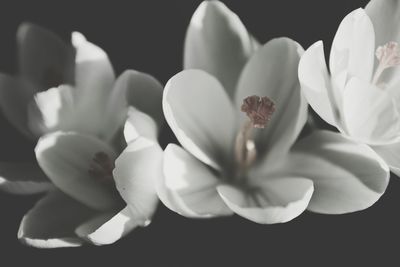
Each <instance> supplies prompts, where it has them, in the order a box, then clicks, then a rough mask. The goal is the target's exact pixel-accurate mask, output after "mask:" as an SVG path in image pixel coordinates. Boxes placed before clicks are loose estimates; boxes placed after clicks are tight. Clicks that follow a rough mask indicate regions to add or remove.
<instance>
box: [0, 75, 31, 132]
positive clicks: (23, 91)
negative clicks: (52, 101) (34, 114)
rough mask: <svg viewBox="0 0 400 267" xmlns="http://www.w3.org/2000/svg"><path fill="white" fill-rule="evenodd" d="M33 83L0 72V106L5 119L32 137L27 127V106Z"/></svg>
mask: <svg viewBox="0 0 400 267" xmlns="http://www.w3.org/2000/svg"><path fill="white" fill-rule="evenodd" d="M36 90H38V88H35V87H34V85H33V84H30V83H28V82H26V81H22V80H19V79H16V78H14V77H11V76H9V75H7V74H2V73H0V107H1V111H2V112H3V114H4V116H5V117H6V118H7V120H8V121H9V122H10V123H11V124H12V125H13V126H14V127H15V128H17V129H18V130H19V131H20V132H21V133H23V134H24V135H25V136H27V137H29V138H33V135H32V133H31V132H30V129H29V128H28V118H27V108H28V104H29V102H30V101H31V100H32V98H33V95H34V93H35V92H36Z"/></svg>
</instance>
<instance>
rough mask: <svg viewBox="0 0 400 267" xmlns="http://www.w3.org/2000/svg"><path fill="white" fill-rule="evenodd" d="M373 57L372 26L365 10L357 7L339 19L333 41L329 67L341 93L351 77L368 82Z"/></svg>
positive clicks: (373, 35)
mask: <svg viewBox="0 0 400 267" xmlns="http://www.w3.org/2000/svg"><path fill="white" fill-rule="evenodd" d="M374 57H375V33H374V27H373V25H372V22H371V20H370V19H369V17H368V15H367V14H366V13H365V11H364V10H363V9H361V8H359V9H357V10H354V11H353V12H351V13H350V14H348V15H347V16H346V17H345V18H344V19H343V20H342V22H341V23H340V25H339V28H338V30H337V32H336V35H335V38H334V39H333V43H332V48H331V55H330V57H329V68H330V71H331V74H332V79H333V80H334V82H335V85H336V86H337V87H338V88H340V89H342V90H343V89H344V86H345V83H346V82H347V81H348V80H349V79H350V78H351V77H354V76H355V77H358V78H360V79H362V80H363V81H366V82H370V81H371V79H372V71H373V67H374V59H375V58H374Z"/></svg>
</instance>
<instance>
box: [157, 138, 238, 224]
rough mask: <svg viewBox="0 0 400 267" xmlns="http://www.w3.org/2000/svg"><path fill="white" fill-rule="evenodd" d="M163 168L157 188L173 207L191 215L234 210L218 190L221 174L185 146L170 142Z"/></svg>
mask: <svg viewBox="0 0 400 267" xmlns="http://www.w3.org/2000/svg"><path fill="white" fill-rule="evenodd" d="M163 171H164V176H162V177H161V178H160V179H159V181H158V184H157V186H158V190H157V191H158V194H159V197H160V199H161V201H163V203H164V204H165V205H166V206H167V207H168V208H170V209H171V210H173V211H175V212H177V213H179V214H181V215H184V216H187V217H210V216H223V215H229V214H232V211H231V210H230V209H229V208H228V207H227V206H226V205H225V204H224V202H223V201H222V199H221V198H220V196H219V195H218V193H217V190H216V187H217V185H218V184H220V183H221V181H220V180H219V178H218V177H216V176H215V174H213V173H212V172H211V171H210V169H209V168H207V166H206V165H204V164H203V163H202V162H201V161H199V160H198V159H196V158H195V157H193V156H192V155H191V154H189V153H188V152H186V151H185V150H183V149H182V148H180V147H178V146H176V145H173V144H170V145H168V146H167V148H166V149H165V152H164V166H163Z"/></svg>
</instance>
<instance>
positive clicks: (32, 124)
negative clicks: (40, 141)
mask: <svg viewBox="0 0 400 267" xmlns="http://www.w3.org/2000/svg"><path fill="white" fill-rule="evenodd" d="M74 91H75V90H74V88H73V87H71V86H69V85H60V86H59V87H54V88H50V89H48V90H46V91H42V92H39V93H37V94H35V97H34V99H33V101H32V102H30V103H29V105H28V125H29V128H30V130H31V131H32V132H33V133H34V134H35V135H36V136H38V137H40V136H42V135H43V134H46V133H49V132H54V131H56V130H78V129H77V126H76V124H77V121H78V120H80V119H81V117H79V116H77V110H76V108H77V107H76V103H75V101H76V100H75V92H74ZM85 124H86V125H92V123H89V124H88V123H87V121H86V122H85Z"/></svg>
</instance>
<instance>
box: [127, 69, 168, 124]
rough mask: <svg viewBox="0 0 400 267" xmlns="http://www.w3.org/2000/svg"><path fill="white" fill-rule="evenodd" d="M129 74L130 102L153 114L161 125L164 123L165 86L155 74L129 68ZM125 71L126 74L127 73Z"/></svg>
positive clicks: (128, 93)
mask: <svg viewBox="0 0 400 267" xmlns="http://www.w3.org/2000/svg"><path fill="white" fill-rule="evenodd" d="M125 73H126V76H127V101H128V104H129V105H131V106H133V107H134V108H136V109H138V110H139V111H141V112H143V113H146V114H147V115H149V116H151V117H152V119H153V120H154V121H155V122H156V123H157V125H158V126H161V125H162V124H163V123H164V114H163V111H162V94H163V86H162V85H161V83H160V82H159V81H158V80H157V79H155V78H154V77H153V76H151V75H149V74H146V73H142V72H138V71H133V70H129V71H126V72H125ZM125 73H124V74H125Z"/></svg>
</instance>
